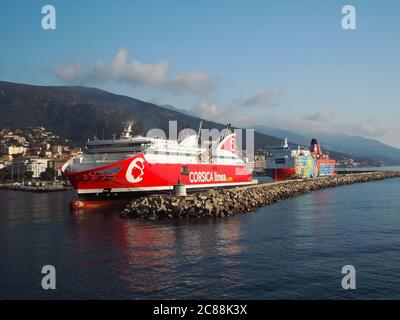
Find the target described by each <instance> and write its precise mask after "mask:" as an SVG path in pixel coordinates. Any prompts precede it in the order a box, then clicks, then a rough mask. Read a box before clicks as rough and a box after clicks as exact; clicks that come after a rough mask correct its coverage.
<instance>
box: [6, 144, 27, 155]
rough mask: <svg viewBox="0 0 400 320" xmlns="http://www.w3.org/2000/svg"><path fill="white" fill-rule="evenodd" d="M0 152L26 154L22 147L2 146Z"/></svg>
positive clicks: (24, 148)
mask: <svg viewBox="0 0 400 320" xmlns="http://www.w3.org/2000/svg"><path fill="white" fill-rule="evenodd" d="M2 151H3V153H4V154H9V155H13V154H25V153H26V147H22V146H19V147H17V146H3V148H2Z"/></svg>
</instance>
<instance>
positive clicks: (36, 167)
mask: <svg viewBox="0 0 400 320" xmlns="http://www.w3.org/2000/svg"><path fill="white" fill-rule="evenodd" d="M48 161H49V160H48V159H31V160H29V161H28V163H27V164H26V171H32V172H33V175H32V178H40V174H41V173H42V172H45V171H46V169H47V163H48Z"/></svg>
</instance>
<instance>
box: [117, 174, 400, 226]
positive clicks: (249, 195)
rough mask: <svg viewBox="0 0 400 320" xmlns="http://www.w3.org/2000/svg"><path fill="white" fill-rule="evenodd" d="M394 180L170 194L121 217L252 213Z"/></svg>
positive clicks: (138, 202)
mask: <svg viewBox="0 0 400 320" xmlns="http://www.w3.org/2000/svg"><path fill="white" fill-rule="evenodd" d="M396 177H400V171H383V172H369V173H355V174H342V175H337V176H334V177H320V178H314V179H304V180H300V179H299V180H290V181H282V182H272V183H264V184H257V185H251V186H246V187H235V188H221V189H212V190H207V191H204V192H199V193H192V194H189V195H187V196H183V197H177V196H175V195H172V194H162V195H161V194H160V195H152V196H149V197H142V198H138V199H135V200H133V201H132V202H131V203H130V204H129V205H128V206H127V207H126V208H125V209H124V210H123V212H122V213H121V217H123V218H142V219H149V220H156V219H164V218H167V219H173V218H178V219H180V218H189V217H193V218H200V217H226V216H230V215H233V214H238V213H245V212H250V211H254V210H256V209H257V208H260V207H263V206H266V205H269V204H272V203H275V202H278V201H282V200H285V199H288V198H292V197H295V196H297V195H301V194H306V193H310V192H312V191H316V190H321V189H325V188H333V187H338V186H343V185H349V184H353V183H361V182H368V181H375V180H383V179H389V178H396Z"/></svg>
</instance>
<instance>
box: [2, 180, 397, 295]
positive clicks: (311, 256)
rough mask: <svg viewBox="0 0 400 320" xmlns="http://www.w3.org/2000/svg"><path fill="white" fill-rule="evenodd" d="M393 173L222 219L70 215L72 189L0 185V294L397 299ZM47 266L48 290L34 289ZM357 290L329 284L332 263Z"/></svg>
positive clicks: (334, 281) (335, 279)
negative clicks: (348, 273)
mask: <svg viewBox="0 0 400 320" xmlns="http://www.w3.org/2000/svg"><path fill="white" fill-rule="evenodd" d="M399 187H400V179H393V180H385V181H379V182H371V183H366V184H357V185H351V186H344V187H339V188H336V189H329V190H323V191H318V192H315V193H312V194H307V195H304V196H300V197H297V198H294V199H291V200H286V201H283V202H280V203H277V204H274V205H271V206H269V207H265V208H262V209H259V210H258V211H257V212H254V213H249V214H244V215H238V216H234V217H229V218H225V219H215V220H209V219H204V220H194V221H193V220H191V221H186V220H185V221H163V222H146V221H138V220H123V219H121V218H119V217H118V213H119V211H120V209H118V208H114V209H105V210H93V211H90V212H85V213H83V214H79V215H76V214H70V212H69V209H68V204H69V201H70V200H71V199H73V198H74V196H73V194H72V193H69V192H61V193H49V194H32V193H22V192H14V191H0V298H2V299H15V298H24V299H27V298H34V299H36V298H37V299H47V298H52V299H59V298H67V299H70V298H73V299H86V298H93V299H144V298H146V299H154V298H161V299H171V298H173V299H174V298H177V299H207V298H209V299H229V298H237V299H242V298H243V299H277V298H279V299H281V298H288V299H297V298H305V299H311V298H314V299H322V298H324V299H325V298H327V299H343V298H349V299H358V298H370V299H372V298H400V276H399V274H400V210H399V208H400V188H399ZM47 264H50V265H54V266H55V267H56V270H57V289H56V290H54V291H44V290H42V289H41V278H42V274H41V268H42V266H43V265H47ZM347 264H351V265H353V266H354V267H355V268H356V271H357V289H356V290H351V291H345V290H343V289H342V288H341V279H342V276H343V275H342V274H341V268H342V266H344V265H347Z"/></svg>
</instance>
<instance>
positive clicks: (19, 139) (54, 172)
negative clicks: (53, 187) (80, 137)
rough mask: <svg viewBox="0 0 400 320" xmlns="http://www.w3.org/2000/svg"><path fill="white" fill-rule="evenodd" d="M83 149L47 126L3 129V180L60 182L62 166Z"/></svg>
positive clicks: (0, 157)
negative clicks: (74, 145) (46, 127)
mask: <svg viewBox="0 0 400 320" xmlns="http://www.w3.org/2000/svg"><path fill="white" fill-rule="evenodd" d="M80 152H81V148H76V147H73V146H72V144H71V143H70V142H69V141H68V140H66V139H62V138H60V137H59V136H57V135H56V134H54V133H52V132H51V131H49V130H47V129H45V128H43V127H29V128H26V129H11V128H3V129H0V182H4V181H8V182H10V181H11V182H12V183H14V184H21V183H22V184H23V183H27V182H29V183H35V182H38V181H53V182H54V181H56V182H57V181H58V179H59V178H60V176H61V171H60V168H61V166H62V165H63V164H64V163H65V162H66V161H67V160H68V159H69V158H71V157H73V156H74V155H77V154H79V153H80Z"/></svg>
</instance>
